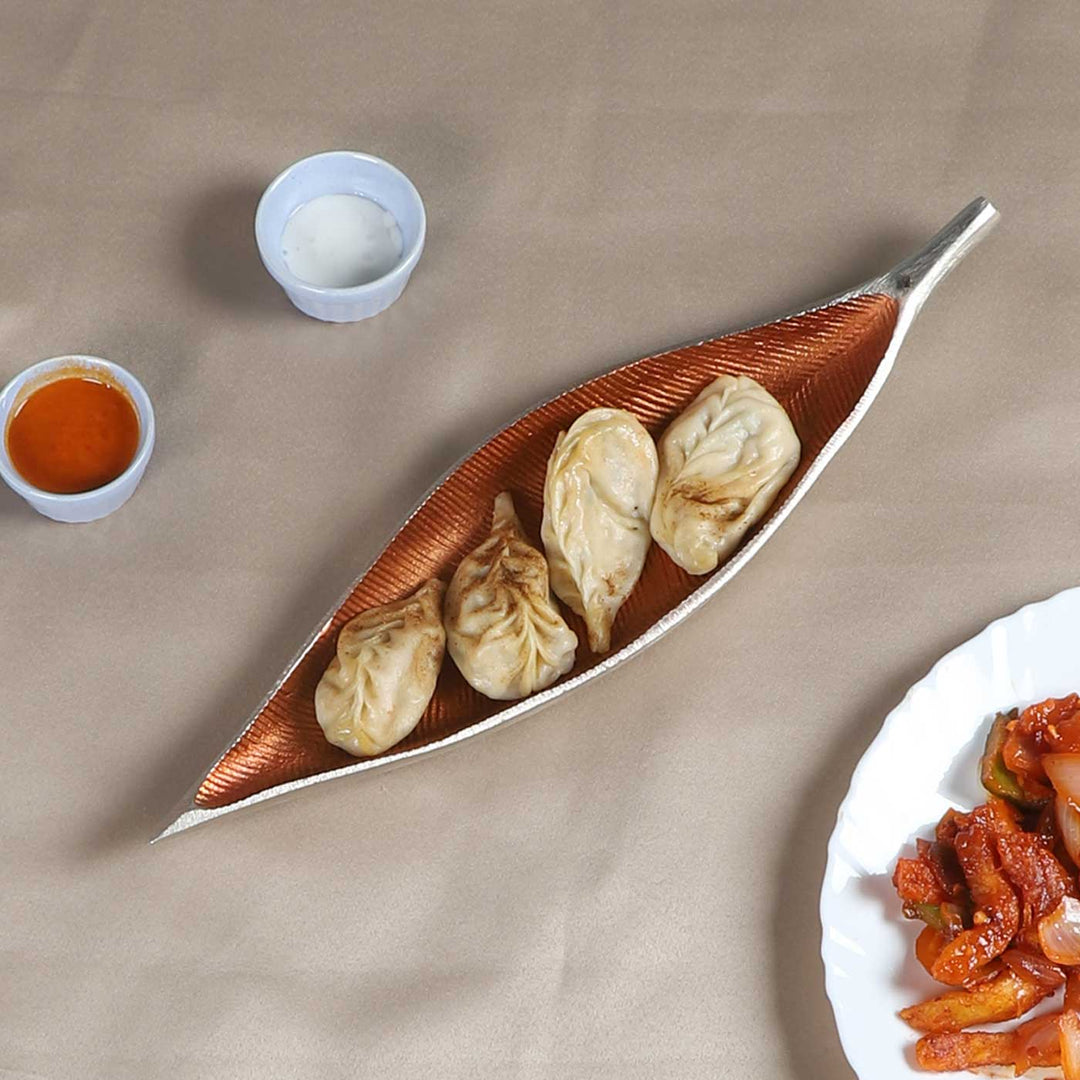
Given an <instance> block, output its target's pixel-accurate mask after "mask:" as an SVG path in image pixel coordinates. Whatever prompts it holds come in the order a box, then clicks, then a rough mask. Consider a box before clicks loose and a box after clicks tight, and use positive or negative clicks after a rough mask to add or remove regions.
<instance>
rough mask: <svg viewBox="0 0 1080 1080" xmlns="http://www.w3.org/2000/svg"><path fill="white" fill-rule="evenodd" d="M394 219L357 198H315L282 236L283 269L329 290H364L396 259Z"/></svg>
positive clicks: (397, 242)
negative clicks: (286, 268)
mask: <svg viewBox="0 0 1080 1080" xmlns="http://www.w3.org/2000/svg"><path fill="white" fill-rule="evenodd" d="M401 250H402V242H401V229H400V228H399V227H398V223H397V220H396V219H395V218H394V215H393V214H391V213H390V212H389V211H388V210H384V209H383V208H382V207H381V206H380V205H379V204H378V203H377V202H375V201H374V200H372V199H365V198H364V197H363V196H362V195H320V196H319V197H318V198H315V199H312V200H311V202H307V203H304V205H303V206H301V207H299V208H298V209H296V210H295V211H294V212H293V214H292V216H291V217H290V218H289V220H288V221H287V222H286V223H285V230H284V232H283V233H282V234H281V253H282V255H283V256H284V258H285V265H286V266H288V268H289V269H290V270H291V271H292V272H293V273H294V274H295V275H296V276H297V277H298V278H300V280H301V281H306V282H308V284H310V285H318V286H320V287H322V288H329V289H348V288H352V287H353V286H355V285H366V284H367V283H368V282H370V281H375V280H376V279H377V278H381V277H382V276H383V275H384V274H388V273H389V272H390V271H391V270H393V269H394V267H395V266H396V265H397V264H398V262H399V260H400V259H401Z"/></svg>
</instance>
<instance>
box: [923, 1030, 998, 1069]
mask: <svg viewBox="0 0 1080 1080" xmlns="http://www.w3.org/2000/svg"><path fill="white" fill-rule="evenodd" d="M915 1060H916V1061H917V1062H918V1063H919V1068H920V1069H925V1070H926V1071H927V1072H961V1071H962V1070H964V1069H978V1068H980V1067H982V1066H984V1065H1011V1064H1012V1063H1013V1035H1012V1032H1011V1031H959V1032H948V1033H943V1034H937V1035H924V1036H923V1037H922V1038H921V1039H920V1040H919V1041H918V1042H917V1043H916V1044H915Z"/></svg>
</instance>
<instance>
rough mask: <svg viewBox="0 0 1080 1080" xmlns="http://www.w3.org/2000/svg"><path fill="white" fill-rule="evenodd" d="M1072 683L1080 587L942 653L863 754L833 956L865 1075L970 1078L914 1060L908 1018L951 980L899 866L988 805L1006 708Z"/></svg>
mask: <svg viewBox="0 0 1080 1080" xmlns="http://www.w3.org/2000/svg"><path fill="white" fill-rule="evenodd" d="M1074 690H1080V588H1075V589H1069V590H1067V591H1065V592H1061V593H1058V595H1057V596H1054V597H1052V598H1051V599H1049V600H1045V601H1043V602H1042V603H1040V604H1031V605H1029V606H1028V607H1025V608H1021V610H1020V611H1018V612H1016V613H1015V614H1014V615H1010V616H1008V617H1007V618H1004V619H999V620H998V621H997V622H994V623H991V624H990V625H989V626H988V627H987V628H986V629H985V630H984V631H983V632H982V633H981V634H979V635H978V636H977V637H974V638H972V639H971V640H970V641H968V642H967V643H966V644H964V645H961V646H960V647H959V648H958V649H954V650H953V651H952V652H951V653H949V654H948V655H946V656H944V657H943V658H942V659H941V660H939V661H938V662H937V664H935V665H934V667H933V668H932V669H931V671H930V673H929V674H928V675H927V676H926V677H925V678H924V679H922V680H921V681H920V682H918V683H916V684H915V685H914V686H913V687H912V688H911V689H910V690H909V691H908V692H907V695H906V696H905V697H904V700H903V701H902V702H901V703H900V704H899V705H898V706H897V707H896V708H895V709H893V711H892V712H891V713H890V714H889V715H888V717H887V718H886V720H885V723H884V725H883V726H882V729H881V731H880V732H879V734H878V736H877V738H876V739H875V740H874V741H873V743H872V744H871V746H870V749H869V750H867V751H866V753H865V754H864V755H863V759H862V761H860V762H859V766H858V768H857V769H856V770H855V775H854V776H853V777H852V780H851V789H850V790H849V791H848V794H847V798H845V799H844V801H843V803H842V804H841V806H840V813H839V815H838V818H837V823H836V829H835V831H834V832H833V835H832V839H831V840H830V841H829V860H828V865H827V867H826V869H825V883H824V886H823V887H822V891H821V925H822V931H823V933H822V942H821V955H822V959H823V960H824V962H825V987H826V990H827V992H828V995H829V1000H830V1001H831V1002H832V1006H833V1011H834V1013H835V1014H836V1026H837V1028H838V1029H839V1031H840V1042H841V1043H842V1044H843V1047H844V1052H845V1053H846V1054H847V1058H848V1061H850V1062H851V1066H852V1068H853V1069H854V1070H855V1072H856V1073H857V1074H858V1075H859V1077H860V1080H912V1077H916V1076H918V1077H922V1078H924V1080H925V1078H927V1077H929V1076H931V1075H936V1076H956V1077H960V1076H964V1077H970V1076H971V1074H970V1073H935V1074H930V1073H925V1072H922V1071H920V1070H918V1069H916V1067H915V1058H914V1049H915V1042H916V1039H917V1037H918V1036H917V1035H916V1033H915V1032H914V1031H912V1030H911V1029H910V1028H909V1027H908V1026H907V1025H906V1024H905V1023H903V1021H901V1020H900V1019H899V1017H898V1016H897V1015H896V1014H897V1012H898V1011H899V1010H900V1009H902V1008H904V1007H905V1006H907V1005H911V1004H914V1003H915V1002H917V1001H921V1000H922V999H923V998H926V997H928V996H930V995H931V994H933V993H936V992H939V991H940V990H941V989H942V988H941V987H940V986H939V985H938V984H937V983H935V982H934V981H933V980H932V979H931V978H930V976H929V975H927V974H926V972H925V971H923V969H922V968H921V967H920V966H919V964H918V962H917V961H916V960H915V956H914V952H913V946H914V942H915V936H916V934H917V931H918V924H916V923H912V922H908V921H907V920H906V919H904V918H902V916H901V914H900V902H899V900H898V899H897V896H896V893H895V892H894V891H893V887H892V880H891V879H892V872H893V869H894V867H895V866H896V859H897V857H898V856H899V855H900V854H901V853H902V852H906V853H907V854H911V851H909V850H907V849H909V848H911V847H913V845H914V841H915V838H916V837H917V836H929V835H930V834H931V832H932V830H933V827H934V825H935V824H936V823H937V821H938V819H939V818H940V817H941V815H942V814H943V813H944V812H945V811H946V810H947V809H949V807H958V808H961V809H965V810H966V809H970V808H971V807H972V806H975V805H976V804H977V803H980V802H984V801H985V797H986V796H985V792H984V791H983V790H982V786H981V785H980V783H979V779H978V761H979V757H980V755H981V753H982V748H983V743H984V742H985V739H986V732H987V729H988V727H989V724H990V721H991V720H992V719H993V717H994V714H995V713H997V712H1000V711H1002V710H1005V709H1010V708H1012V707H1013V706H1014V705H1020V706H1024V705H1028V704H1030V703H1032V702H1034V701H1041V700H1042V699H1043V698H1047V697H1061V696H1063V695H1065V694H1067V693H1070V692H1072V691H1074ZM1014 1023H1015V1021H1014ZM1005 1026H1006V1027H1010V1026H1012V1025H1005ZM1039 1072H1041V1073H1042V1074H1043V1075H1055V1072H1054V1071H1051V1070H1039ZM1011 1074H1012V1070H1011V1069H1009V1070H1007V1075H1011ZM1031 1075H1038V1072H1036V1073H1032V1074H1031Z"/></svg>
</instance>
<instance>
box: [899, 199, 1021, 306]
mask: <svg viewBox="0 0 1080 1080" xmlns="http://www.w3.org/2000/svg"><path fill="white" fill-rule="evenodd" d="M999 216H1000V215H999V214H998V212H997V210H996V209H995V207H994V205H993V203H991V202H990V200H989V199H986V198H983V197H982V196H980V197H979V198H977V199H974V200H972V201H971V202H970V203H968V205H967V206H965V207H964V209H963V210H961V211H960V213H959V214H957V215H956V217H954V218H953V219H952V221H950V222H949V224H948V225H946V226H945V228H943V229H942V230H941V231H940V232H939V233H937V234H936V235H935V236H934V237H933V239H931V240H930V242H929V243H928V244H927V245H926V246H925V247H924V248H923V249H922V250H921V251H918V252H916V253H915V254H914V255H912V256H910V257H909V258H907V259H905V260H904V261H903V262H902V263H900V264H899V265H897V266H895V267H894V268H893V269H892V270H890V271H889V272H888V273H887V274H886V275H885V276H884V278H883V280H882V282H881V286H882V287H883V289H884V291H886V292H888V293H889V294H891V295H892V296H895V297H896V299H897V300H899V301H900V303H901V304H902V305H903V307H904V308H905V309H908V311H909V312H910V316H911V317H914V315H915V314H916V312H918V310H919V308H920V307H922V305H923V302H924V301H925V300H926V298H927V297H928V296H929V295H930V293H931V292H932V291H933V290H934V288H935V287H936V286H937V285H938V283H939V282H940V281H941V280H942V279H943V278H944V277H945V276H946V275H947V274H948V273H949V271H950V270H952V268H953V267H954V266H955V265H956V264H957V263H958V262H959V261H960V260H961V259H962V258H963V257H964V256H965V255H966V254H967V253H968V251H970V250H971V248H973V247H974V246H975V245H976V244H977V243H979V241H980V240H982V239H983V238H984V237H985V236H986V235H987V233H989V232H990V230H991V229H992V228H993V227H994V225H995V224H996V222H997V220H998V217H999Z"/></svg>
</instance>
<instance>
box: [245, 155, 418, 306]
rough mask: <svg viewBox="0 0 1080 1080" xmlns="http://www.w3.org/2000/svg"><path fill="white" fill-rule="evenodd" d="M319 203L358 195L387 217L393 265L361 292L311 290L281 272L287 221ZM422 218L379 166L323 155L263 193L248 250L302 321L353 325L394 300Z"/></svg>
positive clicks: (409, 195) (412, 196)
mask: <svg viewBox="0 0 1080 1080" xmlns="http://www.w3.org/2000/svg"><path fill="white" fill-rule="evenodd" d="M320 195H362V196H364V197H365V198H368V199H371V200H373V201H374V202H377V203H378V204H379V205H380V206H381V207H382V208H383V209H384V210H389V211H390V213H391V214H393V215H394V217H395V218H396V219H397V223H398V227H399V228H400V229H401V258H400V259H398V261H397V264H396V265H395V266H394V268H393V269H392V270H390V271H389V272H388V273H386V274H383V276H382V277H380V278H376V279H375V280H374V281H369V282H367V283H366V284H364V285H354V286H351V287H349V288H343V289H335V288H325V287H322V286H319V285H312V284H310V282H307V281H304V280H302V279H301V278H298V277H297V276H296V275H295V274H294V273H293V272H292V271H291V270H290V269H289V267H288V266H287V265H286V263H285V256H284V255H283V254H282V235H283V233H284V231H285V224H286V222H287V221H288V220H289V218H290V217H291V216H292V215H293V213H295V212H296V210H298V209H299V208H300V207H301V206H303V205H304V204H305V203H308V202H310V201H311V200H312V199H315V198H318V197H319V196H320ZM426 231H427V217H426V215H425V213H424V204H423V202H422V200H421V199H420V193H419V192H418V191H417V190H416V188H415V187H413V184H412V181H411V180H410V179H409V178H408V177H407V176H406V175H405V174H404V173H403V172H402V171H401V170H400V169H395V168H394V166H393V165H391V164H389V162H386V161H383V160H382V158H377V157H372V156H371V155H370V154H361V153H358V152H357V151H354V150H330V151H328V152H327V153H324V154H315V155H314V156H313V157H307V158H303V159H301V160H300V161H297V162H296V163H295V164H293V165H290V166H289V167H288V168H287V169H286V170H285V171H284V172H283V173H282V174H281V175H280V176H278V177H277V179H275V180H274V181H273V182H272V183H271V184H270V186H269V187H268V188H267V189H266V191H265V192H263V196H262V198H261V199H260V200H259V206H258V209H257V210H256V211H255V243H256V244H257V245H258V248H259V255H260V257H261V258H262V261H263V265H264V266H265V267H266V269H267V271H269V273H270V276H271V277H272V278H273V279H274V280H275V281H276V282H277V283H278V284H279V285H280V286H281V287H282V288H283V289H284V290H285V295H286V296H288V298H289V299H290V300H291V301H292V302H293V303H294V304H295V305H296V306H297V307H298V308H299V309H300V310H301V311H302V312H303V313H304V314H305V315H310V316H311V317H312V318H315V319H322V320H323V321H325V322H358V321H359V320H360V319H370V318H371V316H372V315H378V314H379V312H380V311H384V310H385V309H386V308H388V307H389V306H390V305H391V304H392V303H393V302H394V301H395V300H396V299H397V298H398V297H399V296H400V295H401V293H402V290H403V289H404V288H405V285H406V283H407V282H408V280H409V275H410V274H412V272H413V268H414V267H415V266H416V264H417V262H418V261H419V259H420V253H421V252H422V251H423V250H424V234H425V232H426Z"/></svg>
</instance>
